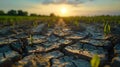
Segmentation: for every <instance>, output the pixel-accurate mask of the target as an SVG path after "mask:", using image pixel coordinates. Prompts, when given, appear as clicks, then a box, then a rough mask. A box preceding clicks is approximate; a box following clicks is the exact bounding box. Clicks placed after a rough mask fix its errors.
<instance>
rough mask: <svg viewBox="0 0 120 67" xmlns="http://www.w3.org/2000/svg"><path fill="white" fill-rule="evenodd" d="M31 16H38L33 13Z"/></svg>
mask: <svg viewBox="0 0 120 67" xmlns="http://www.w3.org/2000/svg"><path fill="white" fill-rule="evenodd" d="M30 16H38V15H37V14H35V13H32V14H30Z"/></svg>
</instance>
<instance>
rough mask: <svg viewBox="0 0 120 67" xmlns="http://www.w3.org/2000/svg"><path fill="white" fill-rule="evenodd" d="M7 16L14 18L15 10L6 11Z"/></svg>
mask: <svg viewBox="0 0 120 67" xmlns="http://www.w3.org/2000/svg"><path fill="white" fill-rule="evenodd" d="M7 15H10V16H16V15H17V12H16V10H10V11H8V13H7Z"/></svg>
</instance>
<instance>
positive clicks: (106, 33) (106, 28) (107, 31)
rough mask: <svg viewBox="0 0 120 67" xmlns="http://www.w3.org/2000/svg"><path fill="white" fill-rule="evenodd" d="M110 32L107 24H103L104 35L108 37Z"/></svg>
mask: <svg viewBox="0 0 120 67" xmlns="http://www.w3.org/2000/svg"><path fill="white" fill-rule="evenodd" d="M110 32H111V27H110V25H109V24H108V23H104V33H105V35H108V34H109V33H110Z"/></svg>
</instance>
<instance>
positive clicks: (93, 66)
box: [91, 54, 100, 67]
mask: <svg viewBox="0 0 120 67" xmlns="http://www.w3.org/2000/svg"><path fill="white" fill-rule="evenodd" d="M99 64H100V58H99V56H98V55H97V54H95V55H94V56H93V58H92V59H91V67H99Z"/></svg>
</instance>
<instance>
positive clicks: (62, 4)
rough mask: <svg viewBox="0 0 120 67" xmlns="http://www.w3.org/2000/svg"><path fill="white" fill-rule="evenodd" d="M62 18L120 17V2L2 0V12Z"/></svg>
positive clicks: (114, 0) (0, 6)
mask: <svg viewBox="0 0 120 67" xmlns="http://www.w3.org/2000/svg"><path fill="white" fill-rule="evenodd" d="M11 9H15V10H19V9H21V10H24V11H28V12H29V13H37V14H45V15H49V14H50V13H55V14H56V15H60V16H62V15H63V16H81V15H103V14H104V15H107V14H109V15H120V0H0V10H4V11H5V12H7V11H8V10H11Z"/></svg>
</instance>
